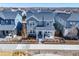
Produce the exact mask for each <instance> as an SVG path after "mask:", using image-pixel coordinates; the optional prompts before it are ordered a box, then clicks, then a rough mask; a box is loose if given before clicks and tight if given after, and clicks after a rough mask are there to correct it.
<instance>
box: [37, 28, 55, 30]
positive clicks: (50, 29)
mask: <svg viewBox="0 0 79 59" xmlns="http://www.w3.org/2000/svg"><path fill="white" fill-rule="evenodd" d="M36 30H55V28H54V27H36Z"/></svg>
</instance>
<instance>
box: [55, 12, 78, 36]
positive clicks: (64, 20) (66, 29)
mask: <svg viewBox="0 0 79 59" xmlns="http://www.w3.org/2000/svg"><path fill="white" fill-rule="evenodd" d="M55 21H56V23H57V24H58V26H59V27H57V28H58V30H60V31H62V34H63V36H69V37H70V36H71V37H72V34H68V33H71V31H72V29H73V28H75V30H76V28H78V24H79V13H71V14H66V13H57V15H56V16H55ZM73 32H74V31H73ZM76 32H77V31H76ZM76 32H75V34H76ZM75 34H74V35H73V37H76V36H77V34H76V35H75Z"/></svg>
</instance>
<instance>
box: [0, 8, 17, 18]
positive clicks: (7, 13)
mask: <svg viewBox="0 0 79 59" xmlns="http://www.w3.org/2000/svg"><path fill="white" fill-rule="evenodd" d="M16 15H17V12H12V11H7V10H5V11H0V17H1V18H3V19H15V18H16Z"/></svg>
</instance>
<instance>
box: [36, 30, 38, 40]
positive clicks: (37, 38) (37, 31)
mask: <svg viewBox="0 0 79 59" xmlns="http://www.w3.org/2000/svg"><path fill="white" fill-rule="evenodd" d="M36 40H37V41H38V31H37V30H36Z"/></svg>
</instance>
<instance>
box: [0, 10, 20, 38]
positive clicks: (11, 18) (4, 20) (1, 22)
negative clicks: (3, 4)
mask: <svg viewBox="0 0 79 59" xmlns="http://www.w3.org/2000/svg"><path fill="white" fill-rule="evenodd" d="M19 17H20V15H19V14H18V13H17V12H12V11H11V10H3V11H0V37H1V38H2V37H3V38H4V37H6V36H8V35H9V34H11V35H16V33H17V31H16V26H17V23H18V22H19Z"/></svg>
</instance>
